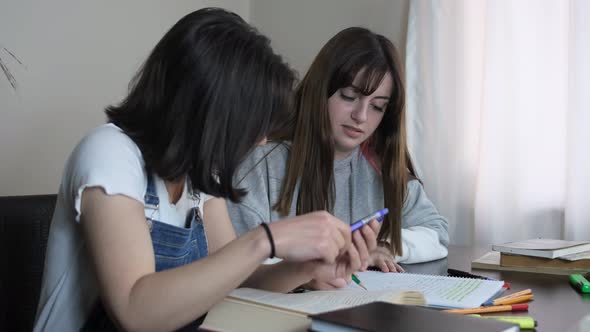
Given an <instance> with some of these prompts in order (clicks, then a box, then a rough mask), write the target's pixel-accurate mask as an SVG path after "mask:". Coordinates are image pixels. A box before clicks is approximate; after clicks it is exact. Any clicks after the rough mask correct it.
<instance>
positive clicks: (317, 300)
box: [229, 288, 425, 314]
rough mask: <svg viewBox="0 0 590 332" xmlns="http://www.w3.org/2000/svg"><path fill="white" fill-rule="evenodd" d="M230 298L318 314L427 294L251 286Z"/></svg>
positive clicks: (416, 300) (419, 298)
mask: <svg viewBox="0 0 590 332" xmlns="http://www.w3.org/2000/svg"><path fill="white" fill-rule="evenodd" d="M229 297H230V298H237V299H241V300H246V301H250V302H254V303H258V304H265V305H269V306H273V307H278V308H282V309H289V310H292V311H297V312H301V313H304V314H316V313H320V312H325V311H331V310H336V309H342V308H348V307H354V306H357V305H361V304H366V303H370V302H375V301H383V302H392V303H407V302H414V303H407V304H424V303H425V302H424V297H423V296H422V295H421V294H419V293H416V292H409V293H401V294H400V293H398V292H395V291H393V292H392V291H383V290H379V291H369V292H368V291H365V290H347V291H346V290H336V291H313V292H306V293H297V294H283V293H275V292H268V291H263V290H258V289H251V288H238V289H236V290H234V291H232V292H231V293H230V295H229Z"/></svg>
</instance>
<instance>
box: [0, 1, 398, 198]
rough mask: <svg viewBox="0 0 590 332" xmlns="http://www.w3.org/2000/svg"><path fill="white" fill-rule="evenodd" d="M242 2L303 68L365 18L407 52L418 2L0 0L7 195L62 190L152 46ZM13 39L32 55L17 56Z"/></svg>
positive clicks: (1, 184)
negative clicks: (85, 139) (68, 165)
mask: <svg viewBox="0 0 590 332" xmlns="http://www.w3.org/2000/svg"><path fill="white" fill-rule="evenodd" d="M204 6H217V7H224V8H228V9H230V10H233V11H235V12H237V13H238V14H240V15H241V16H242V17H244V18H245V19H246V20H249V21H250V22H251V23H252V24H253V25H255V26H257V27H258V28H259V30H260V31H261V32H263V33H265V34H267V35H268V36H269V37H270V38H271V40H272V41H273V46H274V47H275V49H276V50H277V51H278V52H279V53H281V54H283V55H285V58H286V59H287V60H288V61H289V62H290V63H291V64H292V66H293V68H294V69H296V70H297V71H299V72H300V73H302V74H303V73H305V70H306V69H307V67H308V66H309V64H310V63H311V61H312V59H313V57H314V56H315V55H316V53H317V52H318V51H319V49H320V48H321V47H322V46H323V44H324V43H325V42H326V41H327V40H328V39H329V38H330V37H331V36H333V35H334V34H335V33H336V32H338V31H339V30H341V29H343V28H345V27H349V26H354V25H357V26H358V25H360V26H365V27H368V28H370V29H373V30H375V31H376V32H379V33H382V34H384V35H386V36H388V37H390V38H391V39H392V40H393V41H394V43H396V45H397V46H398V47H399V48H400V50H401V51H402V53H403V50H404V46H405V35H406V26H407V13H408V0H399V1H398V0H395V1H391V0H363V1H359V0H316V1H314V0H297V1H290V0H217V1H214V0H210V1H197V0H175V1H157V0H127V1H115V0H103V1H74V0H53V1H43V0H0V9H1V10H0V56H1V57H2V58H3V59H5V60H6V61H7V65H8V67H9V68H10V70H11V71H12V73H13V74H14V75H15V77H16V79H17V80H18V83H19V91H18V92H17V93H14V92H13V91H12V89H11V87H10V85H9V83H8V82H7V81H6V79H5V78H4V77H3V75H2V74H1V73H0V75H2V76H0V196H1V195H26V194H44V193H55V192H57V190H58V187H59V181H60V178H61V172H62V169H63V165H64V162H65V159H66V158H67V156H68V155H69V153H70V151H71V150H72V149H73V147H74V146H75V144H76V143H77V142H78V140H79V139H80V138H81V137H82V136H83V135H84V134H85V133H87V132H88V131H89V130H91V129H92V128H93V127H95V126H97V125H99V124H101V123H103V122H104V121H105V116H104V112H103V109H104V107H105V106H106V105H108V104H111V103H116V102H119V101H120V100H121V98H122V97H123V96H124V95H125V92H126V89H127V83H128V82H129V79H130V78H131V76H132V75H133V74H134V72H135V71H136V70H137V68H138V66H139V65H140V64H141V62H142V61H143V60H144V58H145V57H146V56H147V54H148V53H149V51H150V50H151V49H152V47H153V46H154V45H155V43H156V42H157V41H158V40H159V39H160V37H161V36H162V35H163V34H164V33H165V31H166V30H167V29H168V28H170V27H171V26H172V25H173V24H174V22H176V21H177V20H178V19H179V18H180V17H182V16H183V15H184V14H186V13H188V12H190V11H192V10H195V9H198V8H200V7H204ZM1 47H6V48H7V49H9V50H10V51H12V52H13V53H14V54H15V55H16V56H17V57H18V58H19V59H20V60H21V61H22V62H23V66H21V65H20V64H18V63H17V62H16V61H13V60H12V59H11V58H10V57H9V56H8V55H7V53H5V52H4V51H1Z"/></svg>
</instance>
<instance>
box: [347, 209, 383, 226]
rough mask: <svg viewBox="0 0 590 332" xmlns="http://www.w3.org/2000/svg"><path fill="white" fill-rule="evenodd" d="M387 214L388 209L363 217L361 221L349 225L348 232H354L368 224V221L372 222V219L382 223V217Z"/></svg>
mask: <svg viewBox="0 0 590 332" xmlns="http://www.w3.org/2000/svg"><path fill="white" fill-rule="evenodd" d="M388 213H389V209H387V208H385V209H381V210H379V211H377V212H375V213H371V214H370V215H368V216H366V217H364V218H363V219H361V220H359V221H357V222H355V223H354V224H352V225H350V231H351V232H354V231H356V230H357V229H359V228H361V227H363V226H364V225H366V224H368V223H369V221H371V220H373V219H377V221H379V222H382V221H383V217H384V216H385V215H386V214H388Z"/></svg>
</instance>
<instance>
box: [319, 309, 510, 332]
mask: <svg viewBox="0 0 590 332" xmlns="http://www.w3.org/2000/svg"><path fill="white" fill-rule="evenodd" d="M311 319H312V322H311V329H310V330H311V331H316V332H332V331H374V332H380V331H412V332H425V331H429V332H430V331H442V330H444V331H456V332H462V331H470V332H471V331H477V332H496V331H506V332H512V331H519V327H518V326H516V325H514V324H510V323H505V322H500V321H496V320H492V319H481V318H476V317H468V316H463V315H454V314H448V313H444V312H438V311H436V310H431V309H427V308H420V307H411V306H403V305H396V304H392V303H383V302H373V303H369V304H365V305H362V306H358V307H354V308H347V309H341V310H337V311H331V312H326V313H322V314H318V315H312V316H311Z"/></svg>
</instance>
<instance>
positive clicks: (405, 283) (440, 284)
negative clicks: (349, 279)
mask: <svg viewBox="0 0 590 332" xmlns="http://www.w3.org/2000/svg"><path fill="white" fill-rule="evenodd" d="M357 276H358V277H359V279H360V280H361V281H362V283H363V284H364V285H365V287H367V289H368V290H369V291H398V292H401V291H418V292H421V293H422V294H423V295H424V298H425V299H426V306H428V307H433V308H439V309H450V308H476V307H479V306H481V305H482V304H483V303H485V302H487V301H488V300H489V299H490V298H492V297H493V296H496V295H497V294H499V293H500V292H501V291H502V290H503V289H502V286H504V282H503V281H497V280H483V279H469V278H457V277H447V276H436V275H424V274H412V273H383V272H376V271H366V272H359V273H357ZM356 287H358V286H357V285H355V284H350V285H348V287H346V288H344V289H351V288H356Z"/></svg>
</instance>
